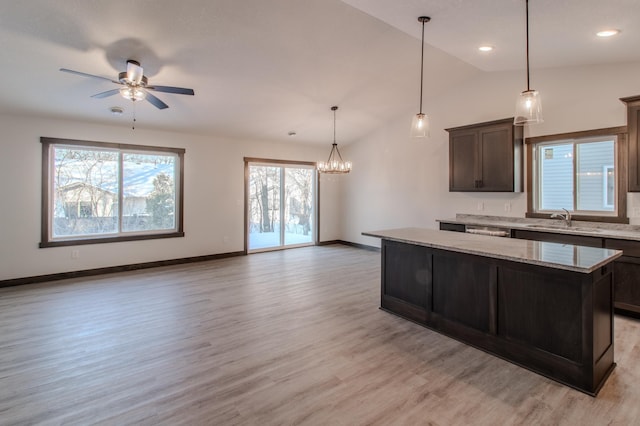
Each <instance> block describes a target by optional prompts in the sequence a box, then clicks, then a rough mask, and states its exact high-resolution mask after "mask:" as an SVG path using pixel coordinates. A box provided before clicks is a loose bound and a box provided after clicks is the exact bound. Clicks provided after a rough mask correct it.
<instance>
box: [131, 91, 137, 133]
mask: <svg viewBox="0 0 640 426" xmlns="http://www.w3.org/2000/svg"><path fill="white" fill-rule="evenodd" d="M132 102H133V124H132V126H131V130H135V129H136V100H135V99H133V100H132Z"/></svg>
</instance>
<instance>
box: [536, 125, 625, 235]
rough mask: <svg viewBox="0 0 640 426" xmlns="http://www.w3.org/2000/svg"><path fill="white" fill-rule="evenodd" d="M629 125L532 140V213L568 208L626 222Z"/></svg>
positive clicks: (579, 215)
mask: <svg viewBox="0 0 640 426" xmlns="http://www.w3.org/2000/svg"><path fill="white" fill-rule="evenodd" d="M625 132H626V129H625V128H624V127H616V128H610V129H598V130H590V131H584V132H574V133H567V134H561V135H551V136H541V137H535V138H529V139H527V147H528V150H527V157H528V159H527V161H528V171H529V176H528V177H529V179H528V183H527V185H528V187H527V192H528V200H527V201H528V211H527V216H528V217H550V215H551V214H553V213H556V212H562V211H563V209H567V210H568V211H570V212H571V214H572V215H573V216H574V217H575V218H577V219H582V220H597V221H608V222H626V221H627V218H626V213H627V212H626V174H625V168H624V167H620V164H622V161H620V156H621V154H620V153H621V152H624V145H625V142H626V134H625Z"/></svg>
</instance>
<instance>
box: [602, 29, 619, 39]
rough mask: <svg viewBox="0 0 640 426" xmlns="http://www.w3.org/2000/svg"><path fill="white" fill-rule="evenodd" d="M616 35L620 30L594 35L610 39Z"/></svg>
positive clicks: (604, 31)
mask: <svg viewBox="0 0 640 426" xmlns="http://www.w3.org/2000/svg"><path fill="white" fill-rule="evenodd" d="M618 34H620V30H603V31H598V32H597V33H596V35H597V36H598V37H612V36H614V35H618Z"/></svg>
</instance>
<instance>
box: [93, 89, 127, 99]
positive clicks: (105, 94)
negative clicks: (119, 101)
mask: <svg viewBox="0 0 640 426" xmlns="http://www.w3.org/2000/svg"><path fill="white" fill-rule="evenodd" d="M118 93H120V89H112V90H107V91H106V92H102V93H96V94H95V95H91V97H92V98H99V99H101V98H106V97H108V96H113V95H117V94H118Z"/></svg>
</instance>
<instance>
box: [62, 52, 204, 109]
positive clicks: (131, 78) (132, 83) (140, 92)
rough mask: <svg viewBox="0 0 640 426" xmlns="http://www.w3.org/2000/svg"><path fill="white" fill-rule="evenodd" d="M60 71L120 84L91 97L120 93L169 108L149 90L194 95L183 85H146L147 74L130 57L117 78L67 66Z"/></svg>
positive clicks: (157, 106)
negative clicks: (88, 72) (124, 69)
mask: <svg viewBox="0 0 640 426" xmlns="http://www.w3.org/2000/svg"><path fill="white" fill-rule="evenodd" d="M60 71H63V72H68V73H71V74H77V75H81V76H83V77H91V78H99V79H100V80H107V81H110V82H112V83H115V84H118V85H120V86H122V87H120V88H118V89H112V90H107V91H106V92H101V93H97V94H95V95H92V96H91V97H92V98H106V97H108V96H113V95H117V94H118V93H120V95H122V97H124V98H126V99H129V100H131V101H141V100H143V99H146V100H147V101H149V102H150V103H151V104H153V106H155V107H156V108H159V109H165V108H169V105H167V104H165V103H164V102H163V101H161V100H160V99H159V98H158V97H157V96H155V95H153V94H151V93H149V90H153V91H156V92H164V93H175V94H178V95H194V92H193V89H185V88H184V87H173V86H148V83H149V80H148V79H147V76H145V75H144V70H143V69H142V67H141V66H140V63H139V62H138V61H134V60H132V59H129V60H127V70H126V71H123V72H121V73H119V74H118V80H112V79H110V78H108V77H101V76H99V75H93V74H87V73H85V72H80V71H74V70H70V69H67V68H60Z"/></svg>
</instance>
